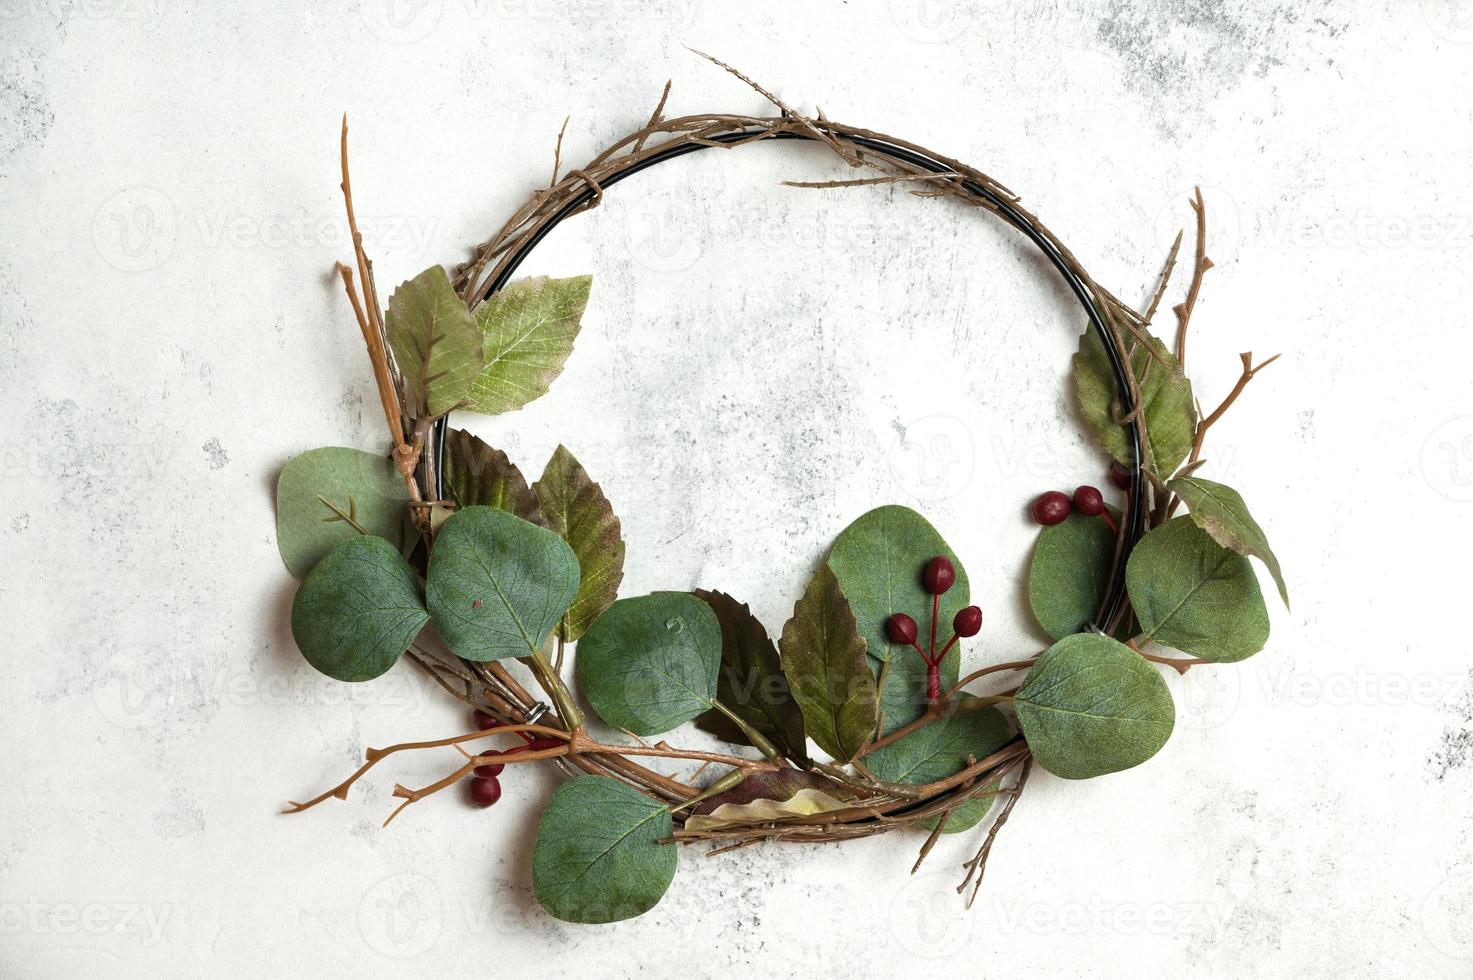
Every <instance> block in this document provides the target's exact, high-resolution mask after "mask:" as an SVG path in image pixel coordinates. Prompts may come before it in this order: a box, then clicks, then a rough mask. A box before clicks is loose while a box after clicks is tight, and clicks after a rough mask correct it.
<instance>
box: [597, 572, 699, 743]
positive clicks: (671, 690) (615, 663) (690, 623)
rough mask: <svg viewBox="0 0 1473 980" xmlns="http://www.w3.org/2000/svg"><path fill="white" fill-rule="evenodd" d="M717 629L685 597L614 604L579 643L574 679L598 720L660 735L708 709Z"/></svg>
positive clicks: (661, 594)
mask: <svg viewBox="0 0 1473 980" xmlns="http://www.w3.org/2000/svg"><path fill="white" fill-rule="evenodd" d="M720 663H721V624H720V622H719V621H718V620H717V619H716V614H715V613H714V612H712V611H711V607H710V606H708V605H706V603H704V602H702V601H701V600H700V599H698V598H696V597H695V596H693V595H691V594H690V593H689V592H655V593H652V594H650V595H647V596H639V597H637V598H633V599H620V600H619V601H618V602H616V603H614V604H613V605H612V606H610V607H609V608H608V609H607V610H606V611H605V612H604V614H603V615H602V616H600V617H599V618H598V619H596V620H594V621H593V625H592V626H590V627H589V628H588V632H586V633H584V634H583V639H582V640H580V641H578V657H577V668H578V680H579V682H580V683H581V684H582V685H583V693H584V694H585V695H587V697H588V703H589V704H591V705H593V710H594V711H596V712H598V716H599V717H600V718H602V719H603V720H604V721H606V722H608V723H609V724H610V725H613V726H615V727H617V728H624V729H628V730H629V731H631V732H633V733H634V734H636V735H658V734H660V733H661V732H668V731H669V730H670V729H672V728H674V727H676V726H677V725H681V724H684V723H685V722H687V721H690V720H691V719H692V718H694V717H695V716H696V715H698V714H700V713H701V712H703V711H705V710H706V709H708V708H710V707H711V701H712V699H713V698H715V697H716V671H717V667H718V666H719V665H720Z"/></svg>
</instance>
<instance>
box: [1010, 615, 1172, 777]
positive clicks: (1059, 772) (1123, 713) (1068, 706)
mask: <svg viewBox="0 0 1473 980" xmlns="http://www.w3.org/2000/svg"><path fill="white" fill-rule="evenodd" d="M1013 708H1014V710H1015V711H1016V712H1017V713H1018V723H1019V725H1021V726H1022V728H1023V737H1024V738H1026V739H1027V740H1028V748H1029V749H1030V750H1031V751H1032V752H1033V757H1034V758H1035V759H1036V760H1038V764H1039V765H1041V766H1043V767H1044V768H1045V769H1047V770H1048V771H1049V772H1051V773H1053V774H1054V775H1055V776H1062V777H1063V778H1065V779H1089V778H1091V777H1094V776H1102V775H1104V774H1105V773H1109V772H1119V771H1120V770H1122V769H1129V768H1130V767H1132V766H1138V765H1140V764H1141V763H1142V762H1145V761H1146V760H1147V759H1149V758H1150V757H1151V756H1153V755H1155V754H1156V753H1157V751H1159V750H1160V748H1161V746H1163V745H1165V744H1166V740H1167V739H1168V738H1170V737H1171V729H1172V726H1173V725H1175V724H1176V707H1175V705H1173V704H1172V701H1171V692H1170V691H1168V690H1167V689H1166V682H1165V681H1163V680H1162V679H1161V675H1160V674H1159V673H1157V672H1156V670H1155V668H1153V667H1152V666H1151V665H1150V664H1149V663H1147V662H1146V660H1145V659H1144V658H1142V657H1141V656H1140V655H1139V654H1137V653H1136V652H1135V651H1133V650H1131V649H1130V648H1129V647H1127V646H1125V644H1123V643H1119V642H1116V641H1115V640H1112V639H1110V638H1109V637H1108V636H1101V635H1099V634H1098V633H1076V634H1075V635H1073V636H1066V637H1065V638H1064V639H1062V640H1060V641H1059V642H1058V643H1055V644H1054V645H1053V646H1051V647H1049V648H1048V649H1047V650H1045V651H1044V653H1043V656H1041V657H1039V658H1038V663H1036V664H1034V665H1033V669H1032V670H1030V671H1028V677H1027V679H1026V680H1024V682H1023V686H1022V687H1021V688H1019V689H1018V693H1017V694H1016V695H1015V696H1014V698H1013Z"/></svg>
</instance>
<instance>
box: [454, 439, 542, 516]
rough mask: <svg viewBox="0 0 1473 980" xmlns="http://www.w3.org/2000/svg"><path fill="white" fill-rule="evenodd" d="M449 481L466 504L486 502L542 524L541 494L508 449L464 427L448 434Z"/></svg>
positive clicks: (462, 503)
mask: <svg viewBox="0 0 1473 980" xmlns="http://www.w3.org/2000/svg"><path fill="white" fill-rule="evenodd" d="M445 482H446V484H447V485H448V486H449V487H450V492H451V493H453V494H455V501H456V503H458V504H460V506H462V507H473V506H484V507H495V508H496V509H497V510H504V511H506V512H507V513H508V514H515V515H517V516H518V517H520V518H521V519H522V520H524V521H531V522H532V523H533V524H542V523H543V519H542V508H541V506H540V505H539V504H538V502H537V494H535V493H533V492H532V488H531V487H529V486H527V480H526V478H525V477H523V476H522V471H521V470H519V469H517V467H516V464H515V463H513V462H512V461H511V460H509V459H507V458H506V453H504V452H502V451H501V450H500V449H493V448H492V447H491V446H489V445H487V444H486V443H485V442H483V441H482V440H481V439H478V438H477V437H475V436H473V435H471V434H470V433H469V432H466V431H465V430H463V429H451V430H450V431H449V432H447V433H446V434H445Z"/></svg>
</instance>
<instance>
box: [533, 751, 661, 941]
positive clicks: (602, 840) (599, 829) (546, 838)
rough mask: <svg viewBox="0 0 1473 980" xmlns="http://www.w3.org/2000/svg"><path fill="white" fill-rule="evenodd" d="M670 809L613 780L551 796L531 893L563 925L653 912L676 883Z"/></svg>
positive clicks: (578, 782) (585, 779)
mask: <svg viewBox="0 0 1473 980" xmlns="http://www.w3.org/2000/svg"><path fill="white" fill-rule="evenodd" d="M671 830H672V825H671V820H670V811H669V810H667V809H666V808H665V806H664V804H662V803H660V802H658V801H657V800H653V799H651V798H650V797H648V796H645V795H644V794H643V793H640V792H638V791H637V790H635V789H632V788H631V787H629V786H626V785H625V784H623V783H621V782H618V781H617V780H613V779H609V778H608V777H606V776H579V777H578V778H577V779H574V780H571V781H570V782H566V783H564V784H563V785H561V786H559V787H558V789H557V792H556V793H554V794H552V800H551V801H549V803H548V804H547V809H546V810H544V811H542V819H541V820H540V821H539V822H538V824H537V842H536V844H535V845H534V846H533V848H532V889H533V892H534V893H535V894H536V896H537V901H538V902H539V903H541V905H542V907H543V908H544V909H546V910H547V912H548V914H550V915H552V916H553V917H554V918H557V919H562V920H563V921H564V922H582V923H599V922H617V921H619V920H621V919H632V918H634V917H635V916H636V915H642V914H643V913H645V912H648V911H649V910H650V909H652V908H654V907H655V905H656V904H657V903H658V902H659V901H660V899H661V898H662V897H663V896H664V894H665V891H666V890H667V889H668V888H669V887H670V882H671V881H672V880H674V878H675V868H676V866H677V864H678V863H679V860H680V859H679V856H678V854H677V853H676V849H675V845H673V844H661V843H659V842H660V841H661V840H663V839H665V838H668V837H669V836H670V834H671Z"/></svg>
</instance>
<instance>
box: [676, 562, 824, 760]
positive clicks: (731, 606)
mask: <svg viewBox="0 0 1473 980" xmlns="http://www.w3.org/2000/svg"><path fill="white" fill-rule="evenodd" d="M695 594H696V595H697V596H699V597H700V598H701V599H702V600H704V601H705V602H706V604H707V605H709V606H710V607H711V609H712V611H713V612H715V613H716V619H717V620H718V621H719V622H720V623H721V673H720V674H719V675H718V677H717V686H716V698H717V700H719V701H720V702H721V703H722V704H724V705H725V706H726V707H728V708H730V709H731V710H732V711H733V712H735V713H736V714H737V715H738V716H740V717H741V719H742V721H744V722H746V723H747V724H749V725H751V726H752V727H753V728H755V729H756V730H757V731H758V732H760V733H761V734H763V735H765V736H766V737H767V739H768V740H769V741H770V742H772V744H773V745H775V746H777V749H778V751H780V752H782V753H783V755H785V756H787V757H788V758H789V759H793V760H795V761H801V760H804V759H806V758H807V756H808V750H807V745H806V740H805V738H804V735H803V712H802V711H801V710H799V708H798V703H797V702H796V701H794V700H793V695H792V692H791V691H790V690H789V689H788V679H787V677H785V676H784V675H783V672H782V664H781V661H780V660H779V659H778V655H777V647H775V646H774V645H773V643H772V640H771V639H769V638H768V636H767V630H766V629H764V628H763V627H762V623H761V622H760V621H759V620H758V619H757V617H756V616H753V615H752V611H751V610H750V609H748V608H747V604H746V603H744V602H737V601H736V600H735V599H733V598H732V597H731V596H729V595H727V594H726V593H724V592H708V591H706V590H704V589H697V590H696V593H695ZM696 726H697V727H698V728H701V729H704V730H705V731H708V732H710V733H711V734H713V735H715V736H717V737H718V738H722V739H725V740H726V741H728V742H736V743H740V744H743V745H745V744H748V740H747V737H746V735H745V734H743V732H742V730H741V729H740V728H738V727H737V726H736V725H735V724H734V723H733V722H732V720H731V719H730V718H728V717H726V715H724V714H722V713H721V712H720V711H716V710H712V711H708V712H706V713H705V714H703V715H701V716H700V717H699V718H697V719H696ZM749 781H750V777H749Z"/></svg>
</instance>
